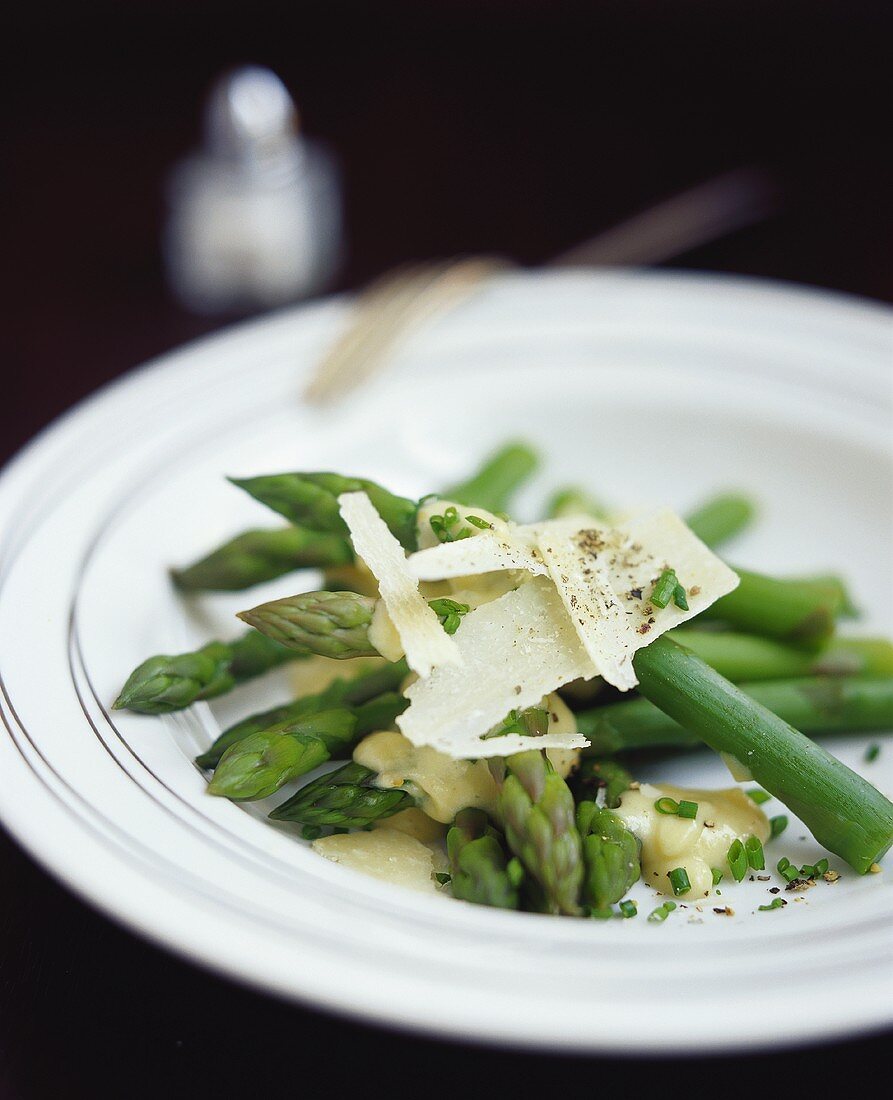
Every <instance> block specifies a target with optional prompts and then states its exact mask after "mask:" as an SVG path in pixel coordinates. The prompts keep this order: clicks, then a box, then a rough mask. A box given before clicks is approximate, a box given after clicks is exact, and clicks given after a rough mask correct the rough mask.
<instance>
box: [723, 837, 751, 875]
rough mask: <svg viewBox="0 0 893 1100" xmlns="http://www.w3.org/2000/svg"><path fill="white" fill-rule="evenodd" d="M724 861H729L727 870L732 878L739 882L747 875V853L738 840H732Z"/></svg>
mask: <svg viewBox="0 0 893 1100" xmlns="http://www.w3.org/2000/svg"><path fill="white" fill-rule="evenodd" d="M726 859H727V860H728V861H729V870H730V871H731V872H732V878H733V879H734V880H735V881H736V882H740V881H741V880H742V879H743V878H744V876H745V875H746V874H747V852H746V851H745V850H744V845H743V844H742V843H741V841H740V840H733V841H732V844H731V846H730V848H729V852H728V855H727V856H726Z"/></svg>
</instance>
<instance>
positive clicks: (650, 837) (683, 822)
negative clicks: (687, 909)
mask: <svg viewBox="0 0 893 1100" xmlns="http://www.w3.org/2000/svg"><path fill="white" fill-rule="evenodd" d="M665 795H668V796H669V797H670V798H674V799H676V801H677V802H678V801H681V800H682V799H686V800H688V801H690V802H697V804H698V812H697V816H696V817H695V818H694V819H693V820H687V819H686V818H682V817H677V816H675V815H673V814H661V813H658V811H657V810H656V809H655V808H654V803H655V802H656V801H657V799H659V798H661V797H663V796H665ZM614 812H615V813H616V814H617V816H618V817H620V818H621V819H622V820H623V821H624V822H625V823H626V825H627V827H628V828H629V829H630V830H631V832H633V833H635V835H636V836H637V837H638V838H639V840H640V841H641V843H642V881H643V882H645V883H647V884H648V885H649V886H653V887H654V888H655V889H657V890H660V891H661V893H664V894H672V892H673V889H672V886H671V885H670V880H669V878H668V877H667V875H668V872H670V871H672V870H674V869H675V868H676V867H684V868H685V870H686V873H687V874H688V878H689V881H690V882H691V890H690V891H689V892H688V893H686V894H685V895H684V899H692V900H695V899H700V898H705V897H707V896H708V894H709V893H710V891H711V889H712V887H713V868H714V867H716V868H717V869H719V870H722V871H723V872H727V871H728V864H727V862H726V855H727V853H728V851H729V846H730V845H731V844H732V841H734V840H741V841H744V840H746V839H747V837H749V836H756V837H759V839H760V840H761V841H766V840H768V839H769V822H768V820H767V818H766V815H765V814H764V813H763V811H762V810H761V809H760V808H759V806H757V805H756V803H754V802H753V801H751V799H749V798H748V797H747V795H746V794H745V793H744V791H742V790H740V789H739V788H738V787H731V788H729V789H727V790H720V791H702V790H687V789H685V788H683V787H672V786H669V785H667V784H663V783H662V784H661V785H660V786H651V785H649V784H647V783H643V784H641V786H640V787H639V788H638V789H635V790H629V791H627V792H626V793H625V794H624V795H623V797H622V798H621V801H620V806H619V808H618V809H617V810H615V811H614Z"/></svg>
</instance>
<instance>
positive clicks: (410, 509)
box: [230, 473, 418, 550]
mask: <svg viewBox="0 0 893 1100" xmlns="http://www.w3.org/2000/svg"><path fill="white" fill-rule="evenodd" d="M230 481H232V483H233V485H237V486H238V487H239V488H240V489H244V490H245V492H246V493H248V494H249V495H250V496H253V497H254V498H255V500H259V501H260V502H261V504H266V505H267V507H268V508H272V509H273V511H274V512H279V514H280V515H283V516H285V518H286V519H287V520H290V521H291V522H292V523H296V524H299V525H300V526H303V527H308V528H310V530H312V531H327V532H330V533H332V534H335V535H346V534H347V533H348V532H347V524H345V522H344V520H343V519H342V518H341V513H340V512H339V510H338V497H339V496H341V494H342V493H356V492H364V493H367V494H368V496H369V499H370V500H371V501H372V504H373V505H374V507H375V509H376V511H377V512H378V513H379V515H380V516H381V518H382V519H383V520H384V521H385V523H386V524H387V525H388V527H389V528H390V530H391V532H392V534H393V535H394V536H395V538H397V539H398V540H399V541H400V543H401V545H402V546H403V547H404V548H405V549H406V550H415V548H416V524H415V518H416V510H417V508H418V504H417V503H416V501H414V500H407V498H406V497H398V496H395V495H394V494H393V493H390V492H388V490H387V489H384V488H382V486H381V485H378V484H376V483H375V482H374V481H368V480H367V479H366V478H359V477H342V476H341V474H329V473H312V474H305V473H294V474H270V475H268V476H264V477H248V478H230Z"/></svg>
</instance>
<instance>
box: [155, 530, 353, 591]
mask: <svg viewBox="0 0 893 1100" xmlns="http://www.w3.org/2000/svg"><path fill="white" fill-rule="evenodd" d="M353 560H354V557H353V549H352V547H351V545H350V542H349V541H348V540H347V539H346V538H344V537H342V536H341V535H334V534H328V533H326V532H325V531H310V530H308V529H307V528H305V527H282V528H279V529H278V530H275V531H269V530H256V531H244V532H243V533H242V534H241V535H236V537H235V538H233V539H230V541H229V542H225V543H224V544H223V545H222V546H219V547H218V548H217V549H216V550H213V551H212V552H211V553H210V554H208V555H207V556H206V557H204V558H201V559H200V560H199V561H196V562H193V564H192V565H189V566H187V567H186V568H185V569H172V570H171V577H172V578H173V581H174V584H176V586H177V587H178V588H180V589H182V590H183V591H196V590H200V591H218V592H237V591H240V590H242V589H243V588H251V587H252V586H253V585H256V584H262V583H263V582H264V581H271V580H275V578H276V577H281V576H282V575H283V574H284V573H290V572H292V570H294V569H327V568H330V567H332V566H338V565H349V564H350V563H351V562H352V561H353Z"/></svg>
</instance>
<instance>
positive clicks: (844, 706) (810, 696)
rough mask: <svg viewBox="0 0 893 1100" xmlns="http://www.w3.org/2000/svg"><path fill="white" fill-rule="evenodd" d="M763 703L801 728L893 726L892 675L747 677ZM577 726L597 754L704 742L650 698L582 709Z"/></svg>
mask: <svg viewBox="0 0 893 1100" xmlns="http://www.w3.org/2000/svg"><path fill="white" fill-rule="evenodd" d="M738 687H739V688H740V689H741V691H743V692H744V693H745V694H746V695H748V696H749V697H750V698H751V699H753V700H755V701H756V702H757V703H759V704H760V706H763V707H765V708H766V709H767V710H770V711H772V713H773V714H775V715H777V716H778V717H779V718H780V719H781V720H782V721H783V722H787V723H788V724H789V725H791V726H793V727H794V728H795V729H798V730H799V731H800V732H801V733H803V734H808V735H809V736H815V735H817V734H828V733H867V732H871V731H874V730H887V729H893V676H884V677H845V676H835V677H803V678H801V679H795V680H768V681H765V682H763V683H743V684H739V685H738ZM576 717H577V729H578V730H579V732H580V733H582V734H583V735H584V736H586V737H588V738H589V740H590V742H591V744H590V746H589V748H588V749H586V750H585V751H586V752H587V753H591V754H592V755H594V756H601V755H603V754H606V753H615V752H623V751H625V750H628V749H644V748H677V747H679V748H682V747H687V746H691V745H699V744H701V743H702V742H701V738H700V737H699V736H698V735H697V733H695V732H693V731H691V730H689V729H686V728H685V727H684V726H681V725H679V723H678V722H674V721H673V719H672V718H670V716H669V715H667V714H664V712H663V711H662V710H660V709H659V708H658V707H656V706H655V705H654V704H653V703H651V702H649V701H648V700H647V699H629V700H624V701H623V702H620V703H610V704H608V706H604V707H594V708H593V709H592V710H586V711H580V712H579V713H578V714H577V716H576Z"/></svg>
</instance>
